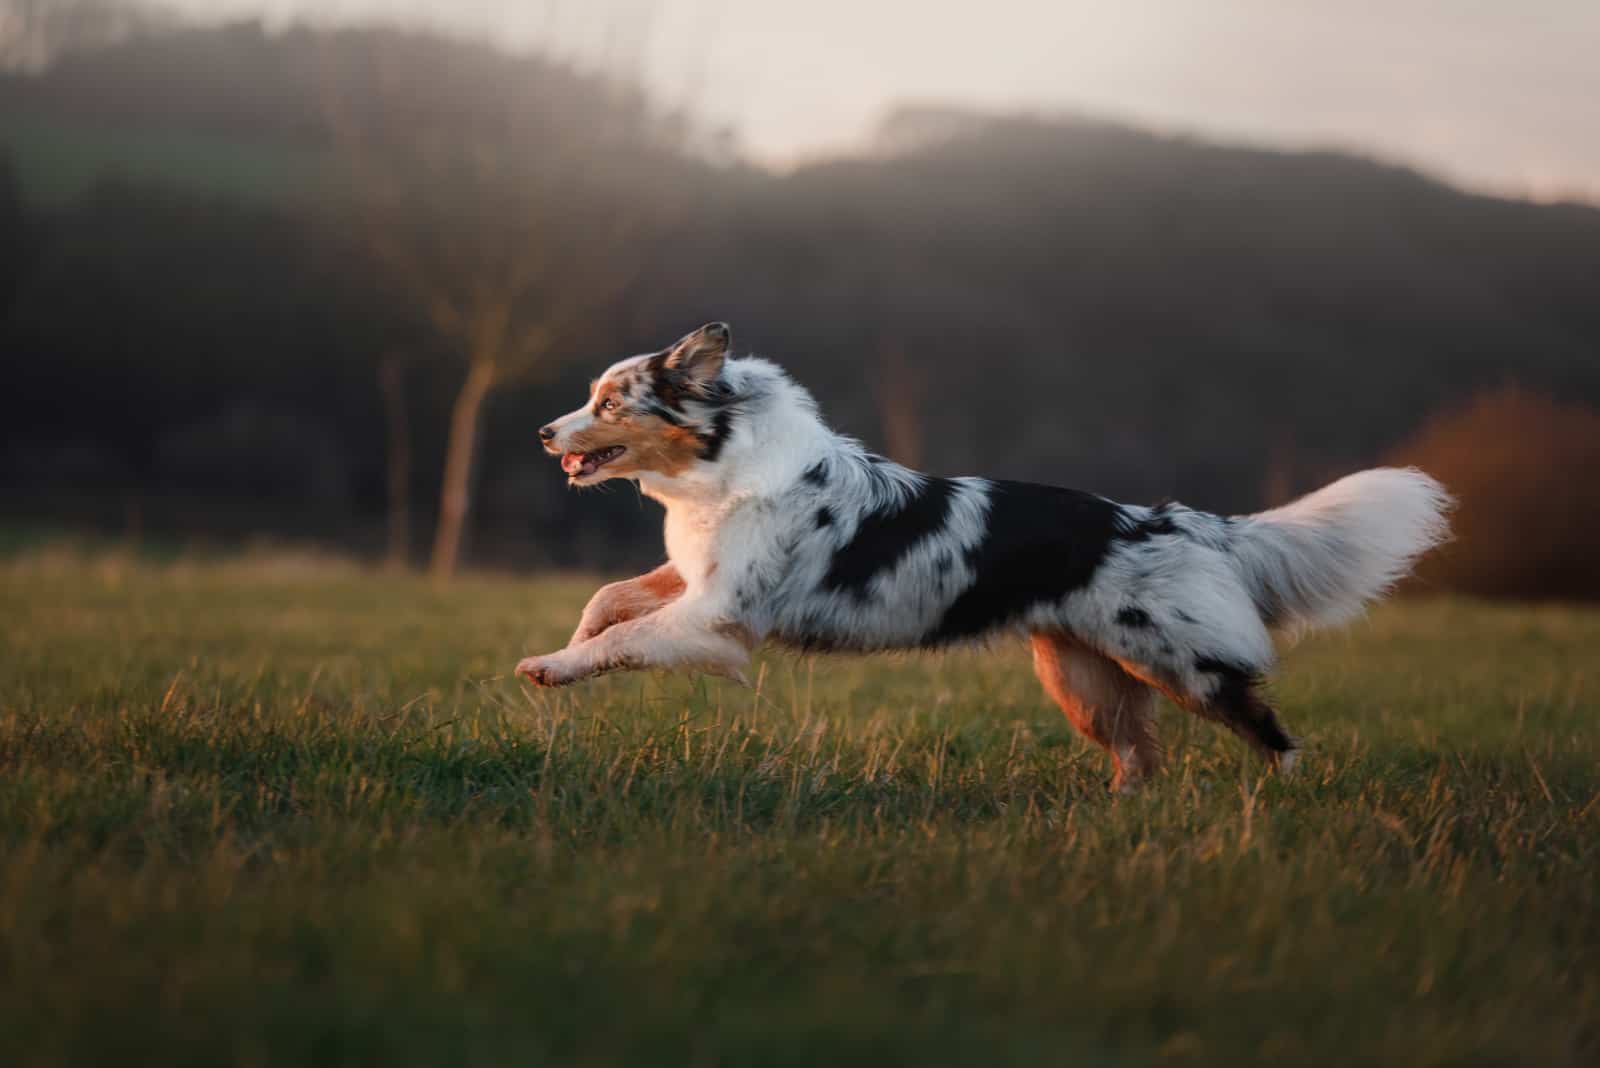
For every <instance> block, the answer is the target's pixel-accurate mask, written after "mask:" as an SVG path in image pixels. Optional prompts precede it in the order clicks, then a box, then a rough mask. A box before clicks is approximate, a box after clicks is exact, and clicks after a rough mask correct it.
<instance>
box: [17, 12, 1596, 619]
mask: <svg viewBox="0 0 1600 1068" xmlns="http://www.w3.org/2000/svg"><path fill="white" fill-rule="evenodd" d="M709 319H723V320H727V321H729V322H731V323H732V324H733V329H734V336H735V347H736V349H738V350H739V351H740V352H749V351H753V352H757V353H760V354H762V355H765V356H768V357H771V358H773V359H775V360H777V361H779V362H780V363H782V364H784V365H785V366H786V367H788V368H789V369H790V370H791V372H792V373H793V374H794V375H795V376H796V377H797V378H798V379H800V380H801V381H802V382H803V383H805V384H806V385H808V386H809V387H810V388H811V389H812V390H813V391H814V392H815V393H816V394H817V396H818V398H819V400H820V401H821V404H822V407H823V409H824V411H825V413H826V414H827V415H828V416H829V417H830V419H831V420H832V421H833V422H834V423H835V424H836V425H838V426H839V427H841V428H842V429H844V430H845V431H847V432H850V433H852V434H855V435H857V436H858V437H860V438H862V439H864V440H865V441H866V442H867V443H868V444H869V445H870V446H872V447H873V448H876V449H878V450H880V451H883V452H886V453H888V454H890V455H892V456H894V457H895V458H897V459H901V460H903V461H905V462H908V463H912V464H915V465H919V466H922V467H925V468H927V469H930V470H933V471H937V472H941V473H981V474H989V475H994V476H1005V477H1013V478H1025V479H1035V480H1043V481H1050V482H1055V483H1064V484H1070V485H1075V486H1079V487H1082V488H1086V489H1092V490H1094V491H1096V492H1101V493H1104V494H1106V495H1108V496H1112V497H1117V498H1121V499H1128V500H1151V499H1156V498H1163V497H1172V498H1178V499H1181V500H1183V501H1185V502H1187V503H1190V504H1193V505H1195V506H1197V507H1203V508H1208V509H1212V510H1217V511H1242V510H1248V509H1253V508H1257V507H1261V506H1264V505H1267V504H1271V503H1276V502H1281V501H1282V500H1284V499H1286V498H1287V497H1289V496H1291V495H1293V494H1294V493H1297V492H1300V491H1303V490H1306V489H1309V488H1312V487H1313V486H1315V485H1316V484H1318V483H1319V482H1321V481H1324V480H1326V479H1328V478H1330V477H1333V476H1336V475H1338V474H1341V473H1343V472H1345V471H1348V470H1350V469H1353V468H1356V467H1358V466H1361V465H1366V464H1371V463H1374V462H1378V461H1382V460H1386V459H1394V458H1397V457H1398V458H1405V457H1406V455H1407V454H1406V450H1407V449H1408V448H1412V447H1413V446H1415V445H1416V443H1417V442H1419V441H1422V440H1423V439H1422V438H1419V437H1418V435H1419V434H1422V433H1423V430H1424V427H1425V426H1427V427H1430V428H1431V429H1430V430H1429V431H1428V433H1429V434H1431V437H1427V439H1426V440H1427V441H1431V442H1434V443H1435V452H1434V453H1433V454H1431V455H1432V456H1433V457H1434V458H1435V459H1437V460H1438V462H1439V463H1442V464H1444V465H1445V466H1446V467H1448V466H1449V464H1450V462H1451V460H1450V457H1451V455H1454V454H1452V453H1449V452H1448V451H1447V452H1446V453H1444V454H1440V453H1439V452H1438V449H1439V448H1443V446H1439V445H1438V444H1437V443H1439V442H1447V441H1448V442H1460V441H1467V442H1468V443H1469V445H1470V442H1473V441H1475V442H1477V447H1478V448H1480V449H1482V450H1485V451H1493V450H1495V449H1496V448H1497V447H1498V443H1497V440H1496V438H1497V436H1502V435H1503V436H1506V437H1507V438H1509V437H1515V438H1516V439H1517V440H1518V441H1519V442H1520V441H1525V439H1526V437H1527V435H1529V434H1532V435H1534V436H1537V433H1538V430H1539V425H1540V424H1541V423H1542V422H1543V417H1539V416H1534V417H1531V418H1532V419H1533V423H1534V425H1532V426H1522V425H1505V424H1493V423H1491V424H1489V425H1487V426H1485V427H1484V428H1483V431H1482V433H1481V434H1471V435H1468V436H1467V437H1466V438H1462V437H1461V435H1460V434H1456V435H1455V436H1451V435H1450V434H1449V433H1445V432H1443V431H1440V430H1439V427H1438V420H1439V419H1440V418H1445V417H1448V416H1449V413H1452V412H1462V413H1467V414H1466V415H1465V416H1463V417H1464V418H1469V417H1471V413H1473V412H1477V413H1478V417H1479V418H1482V413H1483V412H1484V411H1486V410H1487V409H1485V408H1484V407H1483V405H1482V404H1481V403H1478V402H1479V401H1480V400H1481V398H1482V397H1483V396H1484V395H1487V394H1493V393H1496V392H1499V393H1504V392H1505V391H1506V390H1508V389H1510V388H1512V387H1516V389H1517V390H1518V391H1520V392H1519V395H1523V394H1526V395H1530V396H1540V397H1546V398H1551V401H1550V403H1555V404H1558V405H1568V406H1574V407H1575V408H1577V409H1588V408H1591V407H1592V406H1594V405H1596V404H1600V210H1596V209H1594V208H1591V207H1587V206H1581V205H1560V204H1558V205H1535V204H1530V203H1523V202H1517V201H1510V200H1501V199H1494V198H1491V197H1486V196H1478V195H1470V194H1467V193H1464V192H1462V191H1459V190H1456V189H1453V188H1450V187H1448V186H1446V185H1443V184H1440V183H1439V182H1436V181H1433V180H1431V179H1429V178H1427V177H1424V176H1422V175H1419V174H1417V173H1415V172H1413V171H1409V170H1405V169H1401V168H1397V167H1392V166H1386V165H1384V164H1381V163H1377V162H1373V161H1370V160H1366V159H1360V158H1355V157H1352V156H1347V155H1339V154H1331V153H1287V152H1272V151H1264V150H1259V149H1247V148H1238V147H1228V146H1223V145H1216V144H1210V143H1205V142H1202V141H1197V140H1193V139H1186V138H1179V137H1169V136H1157V135H1154V134H1151V133H1147V132H1143V131H1140V130H1137V129H1131V128H1128V127H1125V126H1119V125H1114V124H1110V123H1105V122H1098V121H1091V120H1088V119H1081V118H1061V117H1056V118H1040V117H1022V116H988V115H978V114H971V113H964V112H960V111H955V110H942V109H937V108H920V109H906V110H903V111H901V112H898V113H896V114H895V115H893V116H891V117H889V118H888V119H887V120H886V121H885V122H884V124H883V126H882V129H881V131H880V136H879V139H878V142H877V145H876V147H875V148H874V150H872V151H870V152H867V153H863V154H862V155H860V156H858V157H853V158H844V159H836V160H833V161H830V162H826V163H820V164H816V165H812V166H807V167H804V168H801V169H799V170H797V171H795V172H793V173H786V174H775V173H770V172H767V171H764V170H761V169H758V168H755V167H753V166H750V165H748V164H745V163H743V162H741V161H740V159H739V157H738V154H737V152H736V151H734V150H733V149H732V148H730V147H729V143H728V139H727V138H726V137H725V136H723V135H722V134H720V133H719V132H718V131H715V130H708V129H706V128H704V127H703V126H701V125H700V124H699V123H698V122H697V121H696V119H695V117H694V116H685V115H678V114H671V113H668V112H665V111H663V110H661V109H659V108H657V107H656V106H655V105H654V104H653V103H652V102H651V101H650V100H649V99H647V98H646V97H645V96H643V95H642V94H641V93H640V92H638V91H637V90H636V89H635V88H633V87H630V86H628V85H625V84H620V83H618V82H616V81H614V80H610V79H607V78H604V77H600V76H596V75H593V74H588V73H584V72H580V71H576V70H573V69H570V68H568V67H565V66H562V65H559V64H555V63H552V62H549V61H546V60H543V59H540V58H539V57H537V56H512V55H507V54H504V53H501V52H498V51H496V50H494V49H492V48H490V47H488V46H485V45H478V44H473V43H469V42H464V41H460V40H451V39H444V38H438V37H431V36H427V35H423V34H418V33H409V32H400V31H395V30H387V29H378V28H372V29H361V30H355V29H347V30H339V31H325V32H322V31H319V32H312V31H309V30H303V29H302V30H291V31H287V32H283V33H268V32H264V31H262V30H261V29H259V28H258V27H256V26H253V25H235V26H229V27H224V28H206V29H197V28H188V29H185V28H181V27H172V26H163V27H162V29H161V31H160V32H159V33H150V34H142V35H134V36H132V37H127V38H125V39H121V40H119V41H117V42H115V43H112V44H110V45H106V46H104V47H99V48H96V49H93V50H84V51H78V52H69V53H67V54H65V55H63V56H61V57H60V58H58V59H56V60H55V61H54V62H52V63H50V64H48V65H46V66H45V67H44V69H42V70H40V71H37V72H31V73H25V74H23V73H19V74H14V75H10V76H6V77H4V78H3V79H0V357H3V358H0V376H3V380H0V419H3V421H4V425H5V433H4V437H3V446H0V487H3V489H0V498H3V505H0V507H3V509H4V515H3V517H0V518H3V520H4V521H5V522H6V523H9V524H30V523H31V524H49V525H54V526H60V527H83V528H89V529H94V530H99V531H102V532H105V533H108V534H114V535H132V536H138V537H141V538H148V539H166V540H168V541H173V542H188V541H194V540H209V541H213V542H231V541H235V540H238V539H242V538H248V537H251V536H257V535H263V534H265V535H269V536H272V537H277V538H284V539H303V540H307V541H312V542H316V543H321V544H329V545H335V546H339V547H343V548H347V549H351V550H355V551H360V552H366V553H372V554H380V553H384V552H390V553H394V554H398V555H401V556H405V557H407V558H409V559H411V560H413V561H415V562H422V561H425V560H426V559H428V556H429V554H430V553H433V554H434V558H435V564H436V566H442V567H443V568H444V569H446V570H447V569H448V566H449V565H450V564H452V563H453V562H454V559H455V554H457V553H459V556H460V558H461V559H462V560H463V561H465V562H466V563H470V564H479V565H493V566H564V567H578V566H581V567H595V568H606V569H614V568H621V567H624V566H631V565H636V564H641V563H648V562H650V561H651V560H653V559H655V558H657V557H658V556H659V554H660V551H661V550H660V543H659V536H658V524H659V514H658V512H657V511H656V509H655V507H654V506H653V505H651V504H649V503H648V502H641V501H640V499H639V498H638V497H637V495H636V494H635V493H634V492H633V491H632V490H631V489H629V488H626V487H614V488H612V489H610V490H609V491H604V492H588V493H582V494H579V493H572V492H569V491H567V490H566V488H565V486H564V484H563V479H562V476H561V474H560V472H559V470H558V469H557V467H556V465H555V464H554V463H553V462H551V461H550V460H548V459H547V458H546V457H544V456H543V455H542V453H541V452H540V450H539V449H538V447H537V441H536V438H535V435H534V431H535V428H536V427H538V426H539V425H540V424H541V423H542V422H544V421H545V420H547V419H548V418H550V417H551V416H553V415H556V414H559V413H561V412H564V411H567V410H570V409H571V408H573V407H574V406H576V405H577V404H578V403H580V401H581V400H582V397H583V393H584V390H585V388H586V383H587V382H588V380H589V379H590V377H592V375H593V374H594V373H595V372H596V371H597V370H599V369H600V368H602V367H603V366H604V365H605V364H606V363H608V362H609V361H610V360H612V359H614V358H616V357H618V356H620V355H623V354H626V353H629V352H635V351H643V350H645V349H648V348H655V347H658V346H660V345H661V344H663V343H665V342H668V341H670V340H672V339H674V338H676V337H677V336H678V335H680V334H681V333H683V332H684V331H686V330H687V329H690V328H692V327H694V326H696V325H698V324H699V323H701V322H702V321H705V320H709ZM1540 403H1541V404H1542V403H1544V402H1543V401H1541V402H1540ZM1474 404H1477V407H1473V405H1474ZM1495 410H1496V411H1500V410H1504V411H1513V410H1514V411H1533V412H1535V413H1538V412H1544V411H1546V409H1545V408H1541V407H1539V406H1538V405H1526V404H1525V405H1521V406H1518V405H1514V404H1513V405H1509V406H1507V405H1502V406H1501V407H1500V408H1497V409H1495ZM1441 413H1443V414H1441ZM1586 432H1587V431H1585V433H1586ZM1574 433H1579V432H1578V431H1574ZM1564 440H1568V439H1564ZM1460 447H1462V448H1465V447H1468V446H1460ZM1566 447H1567V446H1563V448H1566ZM1521 451H1522V452H1523V453H1526V452H1528V449H1527V448H1523V449H1522V450H1521ZM1591 451H1592V450H1591ZM1519 455H1520V453H1519ZM1533 455H1534V459H1532V460H1529V461H1528V463H1530V464H1532V465H1534V466H1541V465H1542V466H1543V467H1545V468H1548V467H1549V466H1551V465H1552V464H1556V465H1559V464H1560V463H1561V462H1562V457H1561V456H1550V455H1544V454H1540V453H1538V450H1537V449H1535V450H1533ZM1441 456H1442V458H1441ZM1439 473H1441V474H1442V475H1443V477H1445V478H1446V481H1447V482H1448V481H1450V475H1449V472H1439ZM1516 477H1519V476H1518V475H1517V474H1516V472H1515V471H1513V472H1511V473H1509V474H1505V475H1504V476H1485V477H1484V479H1481V480H1480V481H1483V483H1484V484H1485V485H1487V486H1489V487H1490V488H1491V490H1492V487H1493V486H1494V485H1495V484H1496V483H1497V479H1498V480H1499V481H1504V480H1505V479H1514V478H1516ZM1576 480H1577V481H1587V482H1591V483H1592V482H1594V481H1596V479H1595V478H1594V477H1593V474H1592V472H1587V471H1586V472H1581V473H1579V477H1578V478H1577V479H1576ZM441 487H442V488H443V492H441ZM1593 498H1594V494H1593V493H1592V492H1591V493H1590V503H1588V504H1582V505H1579V504H1574V505H1573V507H1572V509H1567V510H1565V511H1559V514H1558V515H1557V516H1556V517H1555V518H1554V519H1551V520H1549V522H1551V523H1554V524H1556V525H1557V526H1563V525H1564V526H1563V532H1562V535H1561V536H1563V537H1568V538H1573V539H1580V540H1579V541H1577V542H1575V543H1574V544H1578V545H1579V546H1580V548H1581V547H1584V546H1592V545H1593V541H1594V535H1593V534H1592V531H1593V530H1594V529H1596V526H1595V525H1594V524H1593V523H1590V525H1589V526H1588V527H1587V529H1580V527H1581V525H1582V524H1583V523H1589V522H1590V517H1591V516H1593V519H1594V520H1596V521H1600V515H1593V513H1594V511H1595V507H1594V504H1593ZM1467 503H1468V504H1472V503H1473V502H1470V501H1469V502H1467ZM1480 507H1482V505H1480ZM1583 509H1588V511H1583ZM452 512H454V513H456V514H455V520H456V522H455V523H454V526H455V530H456V533H455V537H456V539H457V544H455V545H453V546H450V547H449V553H450V554H451V559H450V560H449V561H445V562H444V563H443V564H441V563H440V561H439V559H438V556H439V550H438V548H437V545H438V542H439V540H440V538H441V537H444V538H448V537H449V536H450V534H449V529H448V528H450V527H451V526H452V523H451V520H450V513H452ZM441 515H443V516H444V518H445V522H442V523H441ZM1569 528H1570V529H1569ZM1551 536H1552V537H1554V536H1555V535H1551ZM1588 555H1591V556H1593V555H1600V554H1594V553H1590V554H1588ZM1484 566H1489V565H1484ZM1585 566H1589V565H1585ZM1453 581H1454V580H1452V582H1453ZM1562 581H1566V580H1561V581H1555V580H1549V579H1548V577H1547V578H1546V579H1541V580H1540V582H1543V583H1544V586H1541V587H1540V592H1552V591H1553V592H1556V593H1558V594H1559V593H1561V592H1562V591H1563V589H1569V590H1570V592H1572V593H1573V594H1574V595H1576V594H1577V593H1582V592H1586V591H1585V590H1583V589H1582V588H1580V586H1581V583H1587V582H1591V581H1592V582H1594V583H1595V588H1594V589H1593V590H1588V591H1587V592H1590V593H1596V592H1600V578H1597V577H1596V576H1595V574H1594V569H1593V567H1592V566H1591V567H1590V573H1589V575H1588V577H1585V578H1582V579H1581V583H1580V585H1571V586H1570V587H1563V586H1562V584H1561V583H1562ZM1572 581H1573V582H1579V581H1580V580H1578V579H1573V580H1572ZM1462 584H1463V585H1466V586H1467V587H1468V588H1471V587H1472V584H1471V583H1470V582H1465V583H1462ZM1545 587H1549V589H1546V588H1545ZM1495 592H1517V588H1515V587H1514V588H1512V589H1511V590H1509V591H1500V590H1497V591H1495Z"/></svg>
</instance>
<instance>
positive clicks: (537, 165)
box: [325, 34, 658, 579]
mask: <svg viewBox="0 0 1600 1068" xmlns="http://www.w3.org/2000/svg"><path fill="white" fill-rule="evenodd" d="M367 40H368V41H370V42H372V43H374V44H375V45H376V46H377V47H376V48H375V50H373V51H370V52H365V53H363V58H365V59H368V60H370V62H371V68H370V70H369V71H368V72H367V73H368V80H367V84H366V85H365V86H363V87H362V94H364V95H355V94H352V92H351V90H350V86H349V82H350V75H351V72H350V71H349V70H347V69H334V68H331V67H330V69H329V71H328V75H329V76H328V78H327V85H328V86H329V88H328V90H327V91H326V92H325V100H326V102H327V113H328V116H329V119H330V123H331V126H332V129H333V131H334V133H335V137H336V143H337V144H338V146H339V150H340V158H341V159H342V161H343V163H344V165H345V173H346V175H347V178H348V179H349V182H350V196H349V207H350V214H351V217H352V220H353V221H354V223H355V225H356V227H357V230H358V232H359V235H360V240H361V242H362V243H363V245H364V247H365V249H366V251H367V253H368V255H369V257H370V259H371V262H372V263H373V264H374V265H375V266H376V268H377V269H378V270H379V271H380V272H381V274H382V275H383V278H384V280H385V281H386V283H387V284H388V285H389V286H391V287H392V289H393V290H394V291H395V292H396V293H398V294H400V295H401V296H402V297H403V299H405V300H406V301H408V302H410V303H411V304H412V305H413V306H414V307H415V308H416V309H417V310H418V311H419V312H420V313H421V317H422V319H423V320H424V321H425V322H426V323H427V324H428V325H429V326H430V327H431V329H432V330H433V331H434V333H435V334H436V335H437V337H438V338H439V339H440V340H441V341H442V342H444V347H445V348H446V349H447V350H448V351H451V352H454V353H455V354H456V356H457V357H458V358H459V360H460V362H461V369H462V377H461V384H460V386H459V388H458V390H457V392H456V395H455V399H454V402H453V404H452V406H451V411H450V421H449V426H448V430H447V433H446V442H445V456H444V473H443V477H442V479H441V483H440V487H439V510H438V524H437V528H436V530H435V532H434V540H433V551H432V557H431V562H430V571H431V572H432V573H433V574H434V575H435V576H436V577H437V578H440V579H444V578H448V577H449V576H450V575H451V574H453V573H454V571H455V570H456V567H457V564H458V562H459V559H460V555H461V547H462V539H463V535H464V531H465V529H466V523H467V517H468V514H469V511H470V508H471V493H472V486H473V468H474V462H475V459H476V453H477V447H478V438H479V428H480V424H481V420H482V416H483V411H484V406H485V404H486V402H487V401H488V399H489V398H490V396H491V395H492V394H493V393H494V391H496V390H497V389H500V388H502V387H504V386H506V385H508V384H510V383H517V382H526V381H529V380H530V379H533V378H536V377H537V376H539V375H541V374H545V373H548V372H549V371H550V370H552V369H553V366H554V364H555V362H556V359H557V357H558V356H559V355H560V354H561V353H562V352H563V351H564V349H563V345H564V344H566V345H567V346H569V347H570V345H571V341H572V339H573V338H575V337H576V336H578V335H579V333H580V330H581V328H582V327H583V326H585V325H586V324H588V323H591V322H593V321H594V320H595V319H596V318H597V317H598V316H599V314H600V313H601V312H602V311H603V310H604V308H605V307H606V306H607V305H608V304H610V303H611V302H613V301H614V300H615V299H616V298H617V296H618V295H619V294H620V292H621V291H622V289H623V288H624V287H625V286H626V285H627V284H628V282H629V281H630V280H631V278H632V277H633V274H634V270H635V268H634V266H633V265H634V264H636V263H637V262H638V257H637V256H636V255H631V254H630V252H631V251H632V250H633V248H634V246H635V245H636V243H637V242H638V241H639V240H640V239H642V238H643V237H644V235H645V234H646V233H647V232H648V230H649V227H650V220H651V219H652V218H653V217H654V216H653V215H652V210H651V207H650V206H649V205H650V204H651V203H652V197H651V195H650V192H651V187H649V186H648V185H643V186H642V185H641V181H640V178H639V177H638V176H639V175H641V174H649V173H650V172H649V170H648V169H644V170H641V169H640V168H639V166H638V164H639V162H640V161H639V160H638V159H635V158H629V157H630V156H632V155H637V154H638V153H639V152H641V151H642V150H643V149H642V146H641V145H640V144H639V143H638V134H639V131H638V130H637V129H623V130H622V131H620V134H619V133H615V132H613V131H607V130H604V129H601V128H600V127H602V126H603V124H604V123H605V122H606V120H607V119H608V118H609V117H611V115H610V112H609V111H608V110H607V108H606V107H605V104H606V102H607V101H606V98H605V92H604V90H603V87H602V86H601V84H600V83H595V86H594V98H593V99H590V100H587V101H586V103H587V105H588V111H589V114H588V116H587V118H588V120H589V121H590V122H591V123H592V124H593V125H591V126H590V127H589V128H582V126H581V123H580V124H579V125H578V126H574V125H572V119H573V117H572V116H570V115H562V116H560V118H561V122H560V123H557V124H554V125H553V124H552V123H551V122H550V121H548V120H549V119H550V118H551V115H550V112H549V111H548V109H550V108H553V107H558V106H560V103H561V101H560V100H549V99H545V100H537V99H536V100H534V101H532V102H531V103H529V102H523V103H517V102H513V103H510V104H505V103H503V102H502V100H503V94H504V93H505V92H507V91H514V90H507V89H502V90H499V95H493V96H491V95H487V94H486V95H484V96H482V97H477V98H473V99H469V100H467V101H465V102H463V103H462V104H461V106H460V108H459V110H456V111H453V112H452V111H451V110H450V109H449V108H448V107H446V108H443V109H439V108H436V107H434V106H433V105H434V101H431V100H419V99H418V96H417V93H418V84H417V83H418V82H419V81H426V80H427V79H426V77H424V76H425V75H426V74H427V72H425V71H424V72H419V71H418V70H417V69H416V67H415V65H414V63H408V62H407V61H408V60H415V58H416V56H415V54H413V53H409V52H408V50H407V45H408V44H409V43H410V39H408V38H406V37H404V36H403V35H394V34H374V35H371V36H369V37H368V38H367ZM349 59H350V53H349V50H348V49H347V50H345V52H344V54H343V57H342V60H343V62H345V63H346V64H348V62H349ZM419 75H424V76H419ZM560 77H562V78H565V79H568V80H569V81H570V78H571V77H572V76H571V75H566V74H563V75H561V76H560ZM341 82H343V83H344V88H343V89H340V88H339V85H340V83H341ZM560 87H561V88H567V89H570V85H568V84H566V83H565V82H563V83H562V85H561V86H560ZM488 101H494V102H496V105H497V106H493V107H490V106H486V102H488ZM374 102H376V106H375V103H374ZM448 103H449V102H448V101H447V104H448ZM530 108H538V109H546V110H530ZM618 110H619V111H620V112H621V114H622V115H623V117H624V118H625V119H626V118H631V117H632V116H633V115H634V112H633V111H631V110H628V109H625V108H620V107H619V108H618ZM579 118H583V116H579ZM657 202H658V201H657ZM384 388H385V389H388V388H389V387H388V386H385V387H384Z"/></svg>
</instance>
